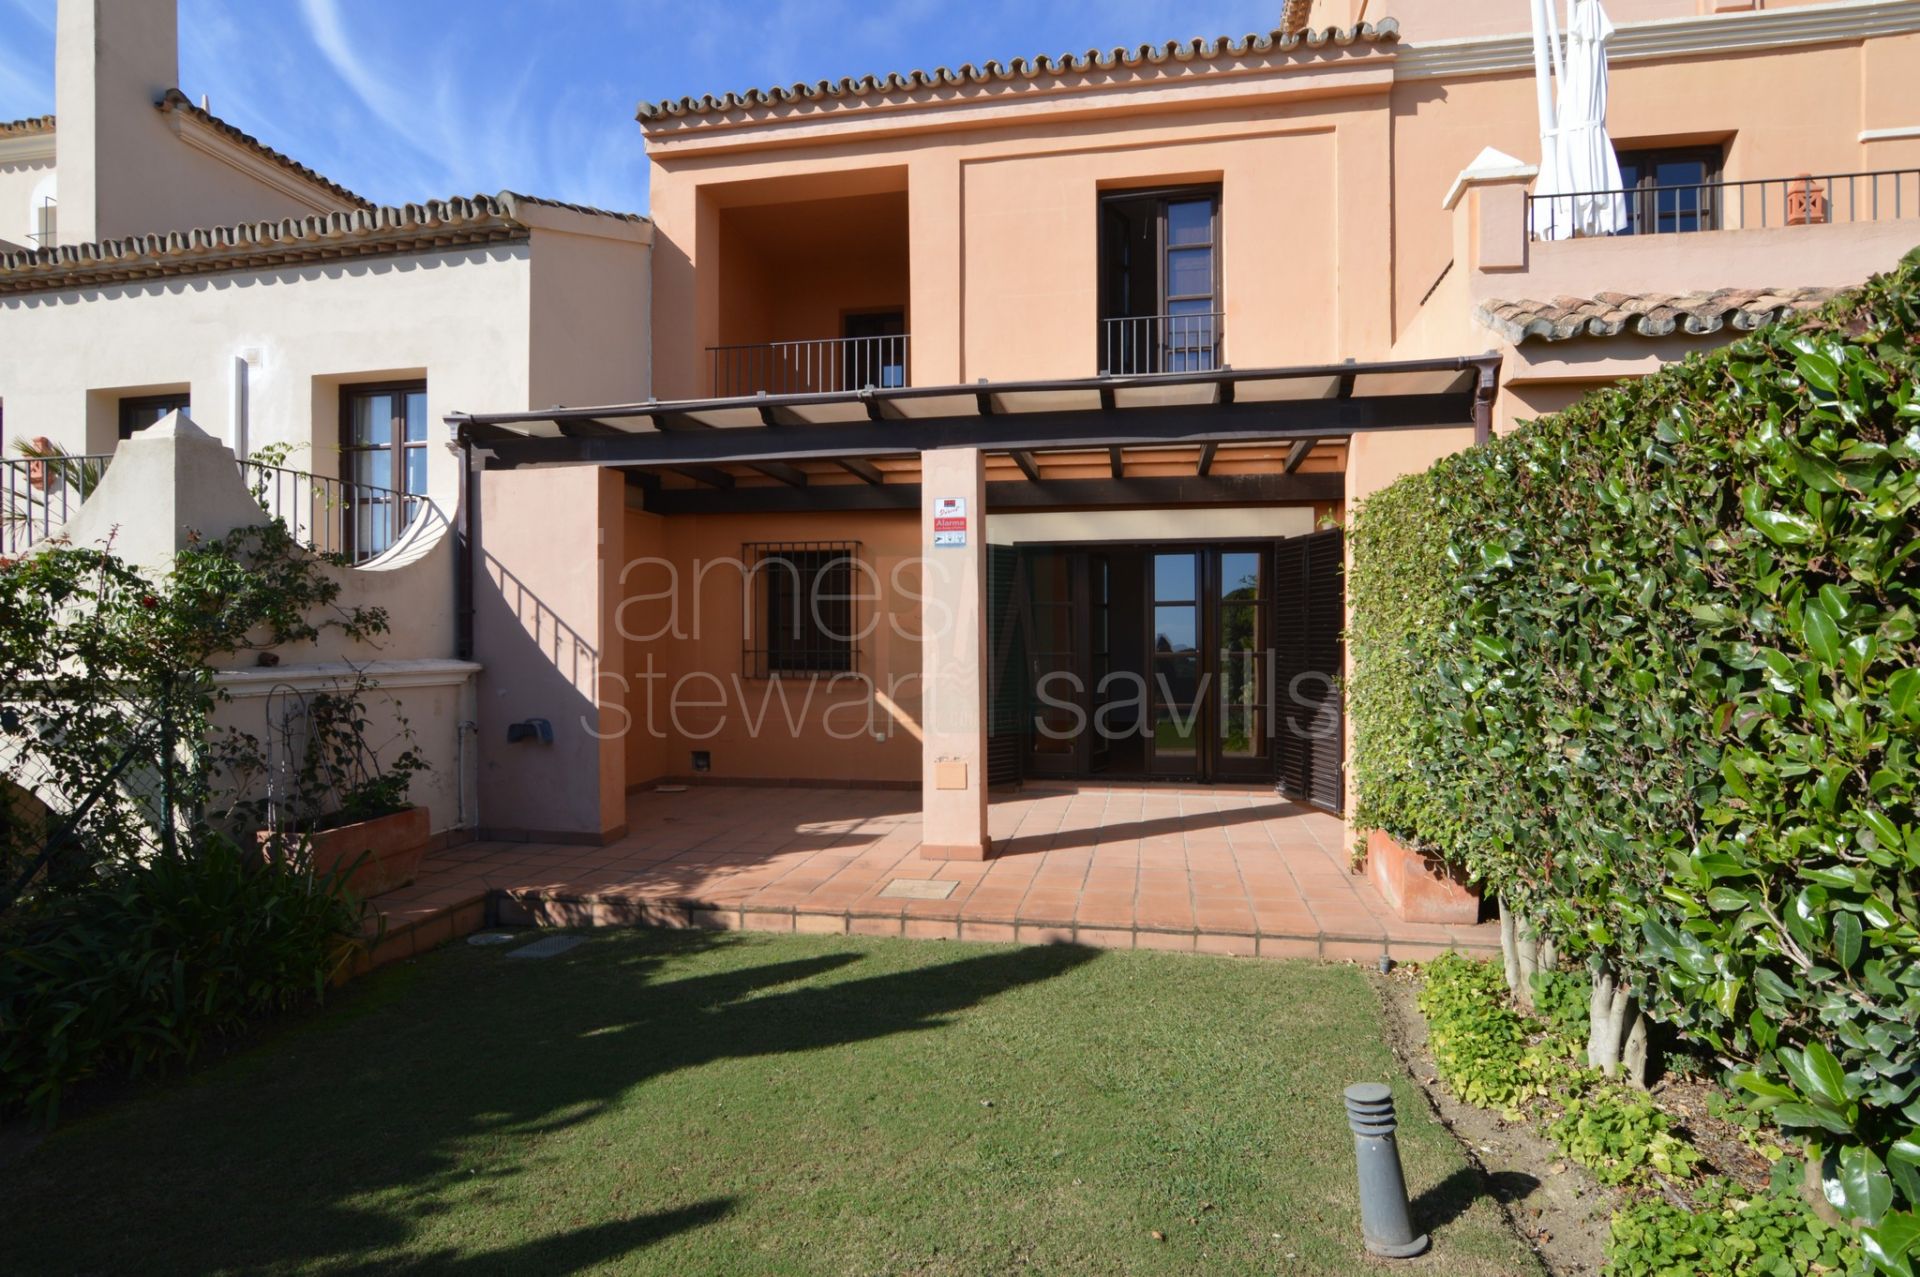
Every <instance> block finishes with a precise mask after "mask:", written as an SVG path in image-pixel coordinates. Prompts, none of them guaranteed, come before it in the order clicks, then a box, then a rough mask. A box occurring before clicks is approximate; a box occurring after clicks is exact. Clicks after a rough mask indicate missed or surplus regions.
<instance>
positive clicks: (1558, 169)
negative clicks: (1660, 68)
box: [1533, 0, 1627, 239]
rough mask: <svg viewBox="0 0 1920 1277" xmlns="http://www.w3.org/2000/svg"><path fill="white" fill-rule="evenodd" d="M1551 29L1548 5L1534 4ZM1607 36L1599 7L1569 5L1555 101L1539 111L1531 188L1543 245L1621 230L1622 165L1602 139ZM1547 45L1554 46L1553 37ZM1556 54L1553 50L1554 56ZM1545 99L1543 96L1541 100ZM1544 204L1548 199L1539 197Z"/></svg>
mask: <svg viewBox="0 0 1920 1277" xmlns="http://www.w3.org/2000/svg"><path fill="white" fill-rule="evenodd" d="M1535 3H1536V24H1535V33H1536V35H1535V38H1536V48H1537V47H1538V45H1537V42H1538V40H1539V34H1540V25H1539V21H1538V14H1539V11H1540V9H1541V8H1542V7H1544V9H1545V13H1546V24H1547V31H1548V32H1549V33H1551V31H1552V23H1553V12H1552V3H1553V0H1535ZM1612 35H1613V23H1612V22H1610V21H1608V19H1607V13H1606V10H1605V9H1603V8H1602V7H1601V5H1600V0H1568V12H1567V51H1566V58H1565V60H1564V62H1562V61H1559V60H1557V59H1556V62H1555V68H1554V69H1555V70H1556V71H1557V72H1558V73H1559V75H1558V79H1559V82H1560V84H1559V90H1560V91H1559V95H1558V97H1559V101H1558V105H1557V107H1555V108H1554V109H1553V110H1552V118H1551V119H1550V120H1549V119H1547V118H1546V116H1547V111H1546V108H1545V107H1544V106H1543V110H1542V133H1541V164H1540V178H1539V181H1538V182H1537V183H1536V184H1535V186H1534V195H1535V196H1536V199H1535V201H1534V206H1533V207H1534V234H1535V235H1536V236H1538V237H1539V238H1542V239H1569V238H1572V237H1573V236H1576V235H1611V234H1614V233H1615V232H1617V231H1621V230H1624V229H1625V228H1626V225H1627V202H1626V198H1625V196H1624V195H1623V194H1622V193H1621V189H1620V185H1621V179H1620V161H1619V160H1618V159H1617V158H1616V157H1615V155H1614V152H1613V139H1612V138H1611V137H1609V136H1608V135H1607V40H1608V38H1609V37H1611V36H1612ZM1546 39H1547V41H1548V42H1549V43H1550V44H1551V43H1553V42H1554V41H1553V35H1552V34H1548V35H1547V37H1546ZM1554 52H1556V53H1557V52H1558V49H1557V48H1556V49H1554ZM1543 98H1544V94H1543ZM1539 197H1547V198H1539Z"/></svg>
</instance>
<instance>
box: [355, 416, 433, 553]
mask: <svg viewBox="0 0 1920 1277" xmlns="http://www.w3.org/2000/svg"><path fill="white" fill-rule="evenodd" d="M340 477H341V479H342V481H343V483H344V484H345V492H344V493H343V494H342V495H343V496H344V502H343V505H344V507H345V508H344V511H343V515H342V520H343V524H344V527H343V533H344V536H343V539H344V541H345V542H346V545H345V550H346V552H347V553H348V554H349V555H350V556H352V557H353V558H355V559H356V560H365V559H369V558H371V557H373V556H374V555H376V554H379V553H381V552H382V551H384V550H385V549H386V548H387V547H388V546H390V545H392V544H393V543H394V541H395V540H397V539H398V538H399V536H400V533H401V530H402V529H404V528H405V527H406V526H407V524H408V522H410V521H411V520H412V518H413V515H414V512H415V510H416V509H417V508H418V507H419V504H420V498H422V497H424V496H425V495H426V491H427V383H426V382H424V381H402V382H392V383H387V384H382V385H376V386H344V387H342V388H341V391H340Z"/></svg>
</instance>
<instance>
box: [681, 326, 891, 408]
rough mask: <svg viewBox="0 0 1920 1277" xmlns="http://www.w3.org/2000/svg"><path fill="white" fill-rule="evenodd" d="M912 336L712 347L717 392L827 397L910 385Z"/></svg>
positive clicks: (725, 394)
mask: <svg viewBox="0 0 1920 1277" xmlns="http://www.w3.org/2000/svg"><path fill="white" fill-rule="evenodd" d="M908 340H909V338H908V335H907V334H905V333H897V334H894V335H892V336H887V337H822V338H818V339H815V340H810V341H766V342H758V343H752V344H748V345H741V346H709V347H707V359H708V361H709V362H710V363H711V364H712V372H713V393H714V394H715V395H716V396H719V397H730V396H734V395H757V394H769V395H806V394H828V393H832V392H834V391H840V390H862V389H865V388H866V387H868V386H872V387H874V388H876V389H880V390H891V389H896V388H898V387H900V386H904V385H906V384H907V343H908Z"/></svg>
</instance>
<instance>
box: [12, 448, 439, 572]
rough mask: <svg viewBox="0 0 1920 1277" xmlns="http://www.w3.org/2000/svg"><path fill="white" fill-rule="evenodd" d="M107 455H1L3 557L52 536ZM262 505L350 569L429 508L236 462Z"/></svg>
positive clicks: (415, 500)
mask: <svg viewBox="0 0 1920 1277" xmlns="http://www.w3.org/2000/svg"><path fill="white" fill-rule="evenodd" d="M112 461H113V455H112V454H111V453H96V454H88V455H83V456H65V455H49V456H45V457H9V458H6V459H5V460H0V554H5V555H8V556H12V555H16V554H20V553H23V552H24V551H26V550H27V549H28V548H29V547H31V546H33V545H34V544H36V543H37V542H40V541H42V540H45V539H46V538H47V537H49V536H52V535H53V534H55V533H57V532H58V531H59V530H60V529H61V528H62V527H64V526H65V525H66V523H67V521H68V520H69V519H70V518H72V517H73V516H74V514H76V513H78V511H79V509H80V506H81V503H82V502H84V501H86V500H87V499H88V498H89V497H91V496H92V495H93V493H94V491H95V489H97V488H98V487H99V486H100V482H101V480H102V479H104V478H105V477H106V473H107V467H108V465H109V464H110V463H111V462H112ZM238 464H239V467H240V478H241V479H242V480H243V481H244V482H245V483H246V485H247V487H248V488H249V489H250V490H251V491H252V493H253V496H254V500H256V501H258V502H259V503H260V508H261V509H262V510H263V511H264V512H265V513H266V514H267V515H268V516H269V517H270V518H273V519H278V520H280V521H281V522H283V523H285V524H286V526H287V530H288V531H289V532H290V533H292V534H293V538H294V540H296V541H297V542H299V543H300V544H301V545H303V546H305V547H306V548H307V549H309V550H312V551H313V552H314V553H316V554H325V555H335V556H339V557H340V558H343V559H345V560H346V561H347V562H348V563H350V564H353V565H354V566H356V567H357V566H359V565H361V564H363V563H366V562H369V561H370V560H372V559H374V558H376V557H378V556H379V555H381V554H384V553H385V552H386V551H387V550H388V549H389V548H391V547H392V546H393V545H394V544H395V543H397V542H398V541H399V540H400V538H401V536H402V534H403V533H405V532H406V531H407V529H408V528H409V527H411V526H412V524H413V521H414V520H415V519H416V518H417V517H418V516H419V515H420V513H421V511H422V510H423V509H425V508H426V506H427V504H428V503H427V500H426V498H425V497H422V496H418V495H412V494H408V493H403V492H396V491H393V490H392V489H390V488H379V487H375V486H373V485H372V484H365V483H348V482H346V481H344V480H340V479H334V478H330V477H328V476H326V475H317V474H309V473H307V472H306V471H303V470H288V469H285V468H283V467H280V466H273V465H266V464H264V463H261V462H257V461H241V462H239V463H238Z"/></svg>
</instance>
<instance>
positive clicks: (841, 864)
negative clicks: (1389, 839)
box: [376, 783, 1498, 952]
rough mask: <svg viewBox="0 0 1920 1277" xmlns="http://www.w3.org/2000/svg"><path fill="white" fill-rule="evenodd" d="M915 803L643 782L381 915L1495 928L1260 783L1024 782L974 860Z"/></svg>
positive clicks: (460, 867)
mask: <svg viewBox="0 0 1920 1277" xmlns="http://www.w3.org/2000/svg"><path fill="white" fill-rule="evenodd" d="M918 808H919V800H918V796H917V795H913V794H902V793H899V792H895V791H888V790H863V789H840V790H823V789H817V788H798V787H795V788H785V789H781V788H753V789H744V788H732V787H728V786H724V785H702V786H695V787H693V788H692V789H689V790H687V791H686V792H683V793H677V794H663V793H658V792H655V791H651V790H649V791H645V792H641V793H635V794H631V795H629V796H628V801H627V807H626V810H627V819H628V825H629V828H630V830H631V832H630V833H628V834H627V835H626V836H625V837H623V838H621V839H619V840H618V841H616V842H614V843H611V844H609V845H607V846H604V847H594V846H584V845H574V844H565V843H515V842H500V841H489V842H475V843H467V844H462V845H460V846H458V847H453V848H448V849H446V850H444V851H441V852H436V853H435V854H434V855H432V856H431V857H428V858H427V860H426V861H425V862H424V863H423V865H422V869H421V874H420V878H419V881H418V882H416V884H415V885H414V886H413V887H411V888H408V889H407V890H406V891H405V892H403V893H396V894H394V895H391V896H387V897H382V898H381V900H380V901H377V902H376V905H377V906H378V907H380V908H381V910H382V911H383V912H384V913H385V914H386V915H387V917H388V919H389V925H394V921H393V920H395V919H398V918H405V919H406V920H409V921H412V920H431V919H433V918H435V917H436V916H437V914H436V911H435V909H434V905H433V902H436V901H446V902H457V901H459V900H460V899H461V898H464V899H471V898H472V897H473V896H475V895H477V894H479V893H481V892H483V891H495V892H500V891H512V892H514V893H515V894H516V895H517V896H519V897H520V898H522V899H529V898H535V897H538V896H540V895H542V894H545V895H547V896H548V897H550V898H551V899H554V900H561V901H565V900H577V899H580V898H582V897H586V896H596V897H599V898H602V899H617V900H620V901H635V902H644V901H655V902H658V901H677V900H697V901H703V902H706V903H711V904H715V905H721V906H726V907H731V908H733V909H735V910H739V909H741V908H742V907H745V908H747V909H748V911H749V912H751V911H752V910H753V908H754V907H756V906H764V907H767V908H770V909H773V910H775V911H778V910H782V909H785V910H792V909H794V908H800V909H803V910H805V909H813V910H819V911H822V913H821V916H823V917H832V916H838V915H840V914H843V913H850V914H853V915H855V917H856V918H861V919H865V920H866V922H870V923H872V924H873V925H875V926H883V925H885V924H886V921H887V919H889V918H891V919H893V920H894V922H893V924H892V925H893V926H894V928H895V931H894V932H893V933H894V934H897V933H898V928H899V927H900V926H901V925H902V924H900V923H899V921H898V920H899V919H900V918H902V917H903V916H904V917H908V918H912V919H915V920H917V921H918V922H919V923H920V924H922V928H923V929H924V928H925V926H928V925H932V926H935V927H937V926H938V925H939V924H940V923H942V922H944V921H946V920H948V919H951V918H953V917H956V916H957V917H964V918H966V919H971V920H975V921H977V922H979V923H980V924H982V925H989V926H1003V927H1004V926H1009V925H1010V924H1012V923H1013V922H1014V921H1015V920H1016V919H1018V920H1020V921H1021V922H1022V924H1023V925H1022V931H1023V933H1031V934H1032V935H1036V936H1037V935H1040V934H1041V933H1042V931H1043V930H1044V929H1045V927H1046V925H1047V924H1066V923H1068V922H1070V921H1074V920H1077V924H1078V925H1084V926H1086V927H1088V928H1089V929H1090V930H1093V931H1101V932H1103V933H1104V932H1106V931H1109V930H1113V931H1118V930H1120V929H1124V928H1127V927H1130V926H1136V925H1137V926H1138V927H1141V928H1145V929H1146V930H1142V931H1140V932H1139V933H1138V934H1139V935H1141V936H1151V937H1153V938H1154V939H1153V943H1160V942H1162V941H1164V942H1167V943H1172V944H1174V945H1175V946H1176V947H1181V948H1189V949H1190V948H1193V947H1195V941H1194V935H1193V932H1194V929H1195V928H1196V927H1197V928H1198V929H1199V930H1200V931H1201V932H1202V933H1206V932H1207V931H1208V929H1209V928H1212V929H1214V932H1215V933H1216V934H1217V936H1219V937H1221V939H1220V940H1219V943H1227V940H1226V939H1225V937H1230V936H1244V935H1246V934H1248V933H1249V932H1250V931H1251V930H1252V929H1254V928H1257V929H1258V930H1259V932H1260V933H1261V934H1262V935H1263V936H1280V937H1295V938H1297V939H1296V942H1297V943H1315V944H1317V939H1315V940H1307V939H1305V937H1316V938H1317V937H1318V936H1319V935H1320V933H1321V932H1322V931H1323V930H1324V931H1325V932H1326V934H1327V935H1329V936H1331V937H1334V938H1335V944H1336V946H1337V945H1338V944H1339V943H1341V942H1344V943H1347V944H1349V945H1359V946H1363V947H1364V946H1366V945H1369V944H1375V945H1377V944H1378V943H1379V942H1382V941H1384V942H1385V943H1388V944H1391V943H1392V942H1394V941H1395V940H1398V941H1399V942H1400V943H1401V944H1404V945H1431V946H1441V945H1448V944H1452V945H1456V946H1459V947H1466V948H1475V949H1481V950H1485V949H1489V948H1494V947H1496V946H1497V944H1498V936H1497V929H1496V928H1494V927H1493V926H1491V925H1488V924H1482V925H1480V926H1477V927H1447V928H1439V927H1431V926H1422V925H1419V924H1407V923H1401V922H1400V921H1399V920H1398V919H1397V918H1395V917H1394V916H1393V915H1392V913H1391V911H1390V910H1389V909H1388V908H1387V905H1386V902H1385V901H1384V900H1382V899H1381V898H1380V895H1379V892H1378V891H1376V890H1375V889H1374V888H1373V886H1372V884H1371V883H1369V882H1368V881H1367V880H1366V879H1365V878H1362V877H1356V876H1355V875H1354V874H1352V873H1351V872H1350V864H1349V855H1348V847H1347V844H1348V842H1349V841H1350V839H1349V835H1348V834H1347V832H1346V830H1345V829H1344V828H1343V826H1342V825H1341V823H1340V821H1339V820H1338V819H1336V818H1334V817H1331V816H1328V815H1327V814H1325V813H1323V812H1319V811H1316V810H1313V809H1310V808H1305V807H1300V806H1297V805H1294V804H1291V803H1287V802H1284V801H1279V800H1276V799H1275V798H1274V796H1273V794H1272V793H1271V791H1270V790H1265V789H1262V788H1259V787H1230V786H1217V787H1206V786H1197V785H1183V786H1168V785H1152V786H1148V785H1125V784H1115V785H1074V784H1070V783H1045V784H1041V783H1035V784H1031V785H1029V786H1027V787H1026V788H1024V789H1021V790H1016V791H1011V792H1007V793H996V794H995V795H994V796H993V799H992V807H991V809H990V812H989V827H990V831H991V834H992V836H993V838H994V840H995V843H996V847H997V850H998V853H999V854H998V855H997V856H996V858H995V859H993V860H989V861H986V862H979V863H976V862H971V861H931V860H923V859H921V858H920V856H919V855H918V849H919V844H920V831H921V822H920V816H919V810H918ZM895 878H931V879H936V880H942V881H950V882H954V883H957V884H958V885H957V886H956V888H955V890H954V893H953V895H951V896H950V897H948V898H947V899H946V900H941V901H906V900H897V899H891V898H882V897H880V896H879V894H878V893H879V892H880V891H881V890H882V889H884V888H885V886H886V885H887V884H888V883H889V882H891V881H892V880H893V879H895ZM449 907H450V906H449ZM569 907H571V906H569ZM863 925H864V924H863ZM976 934H984V933H976ZM996 934H998V933H996ZM1002 938H1003V939H1004V938H1011V937H1010V935H1006V936H1002ZM1142 943H1143V944H1144V943H1147V942H1145V941H1143V942H1142ZM1235 943H1240V942H1239V941H1235ZM1277 951H1278V950H1276V952H1277ZM1356 951H1357V950H1356ZM1342 952H1345V951H1344V950H1342Z"/></svg>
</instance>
